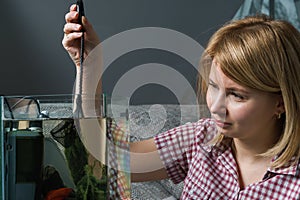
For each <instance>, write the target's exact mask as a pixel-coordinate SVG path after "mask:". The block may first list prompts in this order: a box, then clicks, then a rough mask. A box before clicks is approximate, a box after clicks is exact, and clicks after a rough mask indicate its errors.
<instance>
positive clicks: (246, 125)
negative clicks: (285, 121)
mask: <svg viewBox="0 0 300 200" xmlns="http://www.w3.org/2000/svg"><path fill="white" fill-rule="evenodd" d="M280 99H281V98H280V96H279V95H276V94H272V93H267V92H261V91H258V90H254V89H251V88H247V87H244V86H241V85H239V84H237V83H236V82H234V81H232V80H231V79H229V78H228V77H227V76H225V75H224V74H223V72H222V71H221V69H220V67H219V66H218V64H217V63H216V62H213V64H212V67H211V71H210V75H209V86H208V90H207V96H206V100H207V104H208V108H209V110H210V112H211V115H212V118H213V119H214V120H215V123H216V125H217V127H218V130H219V131H220V132H221V133H223V134H224V135H226V136H229V137H233V138H239V139H255V140H257V139H263V138H266V139H267V138H268V137H269V136H272V135H273V137H274V136H275V135H277V134H275V132H278V131H277V127H278V126H277V125H276V124H278V120H277V118H276V116H277V114H278V113H279V112H280V109H281V108H280V105H279V104H280ZM268 139H270V138H268Z"/></svg>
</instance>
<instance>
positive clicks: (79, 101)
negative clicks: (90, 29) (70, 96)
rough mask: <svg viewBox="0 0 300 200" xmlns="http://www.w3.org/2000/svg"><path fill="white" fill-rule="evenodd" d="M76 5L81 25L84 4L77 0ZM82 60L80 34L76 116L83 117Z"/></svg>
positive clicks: (82, 50) (82, 37) (82, 48)
mask: <svg viewBox="0 0 300 200" xmlns="http://www.w3.org/2000/svg"><path fill="white" fill-rule="evenodd" d="M76 5H77V12H78V14H79V16H78V23H79V24H81V25H82V16H84V8H83V7H84V6H83V1H82V0H77V2H76ZM82 33H84V28H82ZM83 61H84V34H82V36H81V40H80V74H79V83H78V92H79V94H78V96H77V101H76V103H77V110H76V113H77V117H78V118H80V117H83V112H82V105H81V104H82V96H81V95H82V76H83Z"/></svg>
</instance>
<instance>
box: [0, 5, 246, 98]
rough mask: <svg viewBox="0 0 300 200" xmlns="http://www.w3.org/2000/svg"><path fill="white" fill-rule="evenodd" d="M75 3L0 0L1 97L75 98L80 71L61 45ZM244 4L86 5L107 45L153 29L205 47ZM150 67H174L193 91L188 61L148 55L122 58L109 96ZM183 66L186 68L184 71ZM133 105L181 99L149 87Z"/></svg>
mask: <svg viewBox="0 0 300 200" xmlns="http://www.w3.org/2000/svg"><path fill="white" fill-rule="evenodd" d="M73 2H74V1H67V0H51V1H45V0H26V1H24V0H1V2H0V6H1V14H0V17H1V20H2V23H1V29H0V30H1V32H0V36H1V37H0V38H1V68H0V70H1V71H0V76H1V77H0V93H1V94H5V95H40V94H66V93H72V88H73V83H74V79H75V69H74V65H73V63H72V62H71V60H70V58H69V57H68V54H67V53H66V52H65V51H64V49H63V47H62V45H61V40H62V37H63V31H62V29H63V25H64V15H65V13H66V12H67V11H68V9H69V5H70V4H72V3H73ZM242 2H243V1H242V0H230V1H224V0H223V1H221V0H188V1H183V0H118V1H117V0H110V1H104V0H97V1H96V0H94V1H92V0H90V1H89V0H85V2H84V3H85V11H86V15H87V17H88V18H89V19H90V21H91V22H92V23H93V24H94V26H95V29H96V30H97V32H98V33H99V35H100V36H101V38H102V40H105V39H107V38H109V37H110V36H112V35H115V34H117V33H119V32H121V31H125V30H128V29H132V28H137V27H147V26H154V27H164V28H169V29H174V30H177V31H179V32H182V33H184V34H186V35H188V36H190V37H192V38H193V39H194V40H196V41H198V42H199V43H200V44H201V45H202V46H205V44H206V42H207V40H208V38H209V37H210V36H211V34H212V33H213V32H214V31H216V30H217V29H218V28H219V27H220V26H221V25H222V24H223V23H225V22H226V21H228V20H230V19H231V18H232V17H233V16H234V14H235V13H236V11H237V10H238V8H239V7H240V5H241V4H242ZM148 62H157V63H163V64H165V65H168V66H171V67H173V68H175V69H177V70H178V71H180V73H181V74H183V75H184V76H185V77H186V78H187V79H188V80H189V81H190V83H191V84H192V85H194V82H195V74H196V73H195V71H194V69H193V67H191V66H188V64H187V63H186V61H184V60H182V59H180V58H178V57H176V56H174V55H172V54H170V53H168V52H163V51H159V50H144V51H136V52H132V53H130V54H128V55H123V56H121V57H120V58H119V59H118V60H116V62H114V63H113V64H112V66H110V67H109V69H108V70H107V72H105V76H104V90H105V91H106V92H107V93H108V94H109V93H110V92H111V91H112V89H113V87H114V84H115V83H116V81H118V79H119V78H120V76H121V75H122V74H124V73H126V71H128V70H129V69H130V68H132V67H134V66H137V65H140V64H143V63H148ZM124 63H126V65H125V66H124ZM183 65H187V67H186V68H182V66H183ZM180 66H181V67H180ZM182 69H184V70H182ZM132 102H133V103H174V102H175V103H176V98H175V99H174V95H173V94H172V92H171V91H168V89H167V88H164V87H161V86H158V85H145V86H143V87H141V88H139V89H138V90H137V91H136V92H135V93H134V95H133V96H132Z"/></svg>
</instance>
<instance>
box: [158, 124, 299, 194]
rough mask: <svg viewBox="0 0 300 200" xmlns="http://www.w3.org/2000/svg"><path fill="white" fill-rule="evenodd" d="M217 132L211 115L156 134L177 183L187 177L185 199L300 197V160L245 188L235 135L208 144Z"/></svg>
mask: <svg viewBox="0 0 300 200" xmlns="http://www.w3.org/2000/svg"><path fill="white" fill-rule="evenodd" d="M216 132H217V131H216V128H215V125H214V123H213V121H212V120H211V119H201V120H199V121H198V122H195V123H187V124H185V125H183V126H180V127H177V128H174V129H171V130H169V131H167V132H165V133H162V134H159V135H158V136H156V137H155V142H156V145H157V148H158V150H159V153H160V157H161V159H162V161H163V163H164V165H165V168H166V169H167V173H168V175H169V177H170V178H171V180H172V181H173V182H174V183H179V182H181V181H184V188H183V192H182V196H181V199H197V200H198V199H199V200H205V199H213V200H216V199H224V200H231V199H251V200H256V199H261V200H268V199H272V200H299V199H300V162H299V161H298V162H296V164H294V165H291V166H286V167H282V168H278V169H275V170H273V169H269V170H268V171H267V172H266V174H265V176H264V178H263V180H261V181H259V182H257V183H254V184H251V185H249V186H247V187H246V188H245V189H243V190H241V189H240V187H239V182H238V172H237V165H236V162H235V159H234V157H233V153H232V149H231V145H230V143H231V139H230V138H227V139H224V140H223V142H221V144H220V145H216V146H212V145H209V144H207V141H209V140H211V138H213V137H214V136H215V134H216Z"/></svg>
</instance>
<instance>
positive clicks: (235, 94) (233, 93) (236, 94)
mask: <svg viewBox="0 0 300 200" xmlns="http://www.w3.org/2000/svg"><path fill="white" fill-rule="evenodd" d="M230 95H232V96H233V97H234V98H236V99H238V100H244V99H245V97H244V96H242V95H240V94H238V93H236V92H231V93H230Z"/></svg>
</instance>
